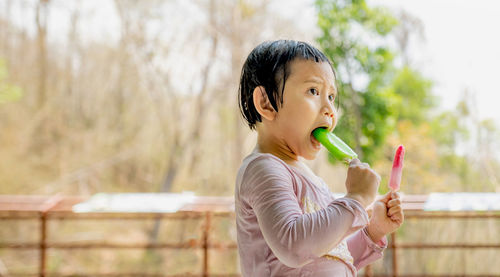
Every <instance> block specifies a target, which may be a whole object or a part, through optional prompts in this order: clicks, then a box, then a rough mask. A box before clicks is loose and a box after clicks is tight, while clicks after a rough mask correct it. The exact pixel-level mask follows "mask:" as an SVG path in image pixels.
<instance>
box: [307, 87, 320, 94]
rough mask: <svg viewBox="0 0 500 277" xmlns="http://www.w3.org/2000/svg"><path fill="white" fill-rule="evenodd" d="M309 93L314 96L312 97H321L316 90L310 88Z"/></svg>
mask: <svg viewBox="0 0 500 277" xmlns="http://www.w3.org/2000/svg"><path fill="white" fill-rule="evenodd" d="M309 92H310V93H311V94H312V95H319V91H318V90H317V89H315V88H310V89H309Z"/></svg>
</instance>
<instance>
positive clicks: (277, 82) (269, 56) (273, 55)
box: [238, 40, 336, 129]
mask: <svg viewBox="0 0 500 277" xmlns="http://www.w3.org/2000/svg"><path fill="white" fill-rule="evenodd" d="M296 58H301V59H306V60H312V61H315V62H317V63H319V62H328V64H330V67H331V68H332V71H333V74H334V76H335V75H336V74H335V70H334V69H333V66H332V63H331V62H330V60H329V59H328V58H327V57H326V56H325V54H323V53H322V52H321V51H320V50H318V49H317V48H316V47H314V46H312V45H310V44H308V43H306V42H302V41H295V40H275V41H265V42H263V43H261V44H259V45H258V46H257V47H255V48H254V49H253V50H252V52H250V54H249V55H248V57H247V59H246V61H245V64H244V65H243V68H242V70H241V78H240V87H239V92H238V98H239V99H238V100H239V101H238V103H239V107H240V112H241V114H242V116H243V118H244V119H245V121H246V122H247V124H248V126H249V127H250V129H255V125H256V123H257V122H262V119H261V116H260V114H259V113H258V112H257V110H256V109H255V105H254V103H253V91H254V90H255V88H256V87H258V86H263V87H264V88H265V90H266V94H267V97H268V98H269V101H270V102H271V105H272V106H273V108H274V109H275V110H276V111H278V104H277V103H278V101H279V103H280V105H279V106H281V105H282V104H283V92H284V90H285V82H286V80H287V78H288V76H289V75H290V67H289V65H290V62H291V61H293V60H294V59H296ZM335 78H336V77H335ZM280 88H281V90H280Z"/></svg>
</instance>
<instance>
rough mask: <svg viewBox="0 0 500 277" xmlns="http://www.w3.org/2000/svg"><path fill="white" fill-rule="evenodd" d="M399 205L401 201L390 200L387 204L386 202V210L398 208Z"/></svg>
mask: <svg viewBox="0 0 500 277" xmlns="http://www.w3.org/2000/svg"><path fill="white" fill-rule="evenodd" d="M400 205H401V199H398V198H396V199H392V200H390V201H389V202H387V208H392V207H394V206H400Z"/></svg>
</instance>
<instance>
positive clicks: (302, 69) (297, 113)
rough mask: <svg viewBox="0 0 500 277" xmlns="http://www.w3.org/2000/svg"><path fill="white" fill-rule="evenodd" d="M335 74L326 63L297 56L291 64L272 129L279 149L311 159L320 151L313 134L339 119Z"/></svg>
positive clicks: (331, 128) (332, 126) (333, 125)
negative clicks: (281, 101)
mask: <svg viewBox="0 0 500 277" xmlns="http://www.w3.org/2000/svg"><path fill="white" fill-rule="evenodd" d="M334 80H335V76H334V74H333V71H332V68H331V67H330V65H329V64H328V63H327V62H319V63H317V62H315V61H310V60H303V59H295V60H294V61H292V62H291V64H290V76H289V77H288V79H287V80H286V83H285V89H284V94H283V105H282V106H281V108H280V109H279V110H278V113H277V116H276V118H275V120H274V122H273V123H274V126H273V130H274V131H275V132H276V133H275V137H276V138H277V139H278V140H279V144H280V148H281V150H283V151H289V152H290V153H285V154H287V155H289V156H292V157H296V156H301V157H304V158H305V159H308V160H312V159H314V158H315V157H316V155H317V153H318V151H319V150H320V144H319V142H318V141H317V140H316V139H315V138H314V137H313V136H312V131H314V129H316V128H318V127H326V128H328V129H329V130H330V131H331V130H333V128H334V127H335V124H336V121H337V112H336V110H335V107H334V100H335V97H336V95H337V91H336V88H335V84H334Z"/></svg>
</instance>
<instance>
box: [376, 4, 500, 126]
mask: <svg viewBox="0 0 500 277" xmlns="http://www.w3.org/2000/svg"><path fill="white" fill-rule="evenodd" d="M369 2H370V3H374V4H380V5H384V6H387V7H389V8H390V9H391V10H394V11H398V10H401V9H404V10H405V11H406V12H408V13H410V14H412V15H413V16H416V17H417V18H419V19H420V20H421V22H422V24H423V25H424V37H425V40H424V41H421V42H414V44H413V46H414V47H413V49H411V54H410V55H411V56H412V57H413V61H414V62H415V66H416V67H417V68H418V69H419V70H420V71H421V72H423V73H424V75H425V76H427V77H429V78H430V79H432V80H433V81H434V88H433V90H434V93H435V94H436V95H438V96H439V97H440V98H441V101H440V104H441V107H442V108H444V109H447V110H449V109H453V108H454V107H455V105H456V103H457V101H458V100H459V99H460V98H462V95H463V93H464V91H465V90H467V91H469V93H470V94H471V99H469V100H470V101H473V100H474V99H473V98H472V97H473V96H474V97H475V102H476V105H477V109H478V118H481V119H486V118H493V119H495V121H496V122H497V126H498V125H499V123H500V110H499V105H500V86H499V85H498V80H499V79H500V68H499V64H500V35H499V29H498V28H499V27H500V17H499V16H498V15H499V14H500V1H495V0H476V1H463V0H418V1H417V0H404V1H396V0H373V1H369Z"/></svg>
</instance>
